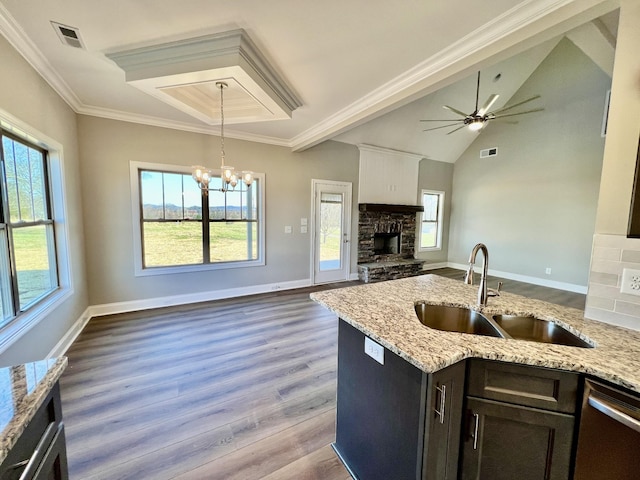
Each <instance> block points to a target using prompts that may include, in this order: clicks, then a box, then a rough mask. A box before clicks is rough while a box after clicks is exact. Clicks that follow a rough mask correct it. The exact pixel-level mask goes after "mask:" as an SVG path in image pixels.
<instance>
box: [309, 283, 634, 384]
mask: <svg viewBox="0 0 640 480" xmlns="http://www.w3.org/2000/svg"><path fill="white" fill-rule="evenodd" d="M477 292H478V287H477V286H473V285H466V284H464V283H462V282H460V281H456V280H451V279H448V278H444V277H440V276H437V275H421V276H417V277H411V278H405V279H400V280H392V281H388V282H381V283H376V284H368V285H358V286H355V287H347V288H341V289H336V290H327V291H322V292H315V293H312V294H311V298H312V299H313V300H314V301H316V302H318V303H319V304H321V305H323V306H324V307H326V308H327V309H329V310H331V311H332V312H334V313H335V314H336V315H337V316H338V317H340V318H341V319H342V320H344V321H345V322H347V323H349V324H351V325H352V326H354V327H355V328H357V329H358V330H360V331H362V332H363V333H364V334H366V335H367V336H369V337H371V338H372V339H373V340H375V341H377V342H378V343H380V344H381V345H383V346H384V347H386V348H388V349H389V350H390V351H392V352H394V353H396V354H397V355H399V356H400V357H402V358H404V359H405V360H407V361H408V362H409V363H411V364H413V365H415V366H416V367H417V368H419V369H420V370H422V371H423V372H425V373H433V372H437V371H439V370H441V369H443V368H445V367H447V366H449V365H453V364H455V363H456V362H458V361H460V360H463V359H465V358H484V359H491V360H499V361H503V362H510V363H518V364H523V365H533V366H539V367H548V368H557V369H560V370H567V371H573V372H581V373H586V374H589V375H593V376H597V377H599V378H602V379H603V380H608V381H610V382H612V383H615V384H618V385H621V386H623V387H626V388H628V389H630V390H633V391H636V392H640V331H635V330H629V329H626V328H621V327H617V326H614V325H609V324H606V323H602V322H598V321H595V320H589V319H586V318H584V312H583V311H582V310H578V309H575V308H568V307H562V306H559V305H554V304H550V303H547V302H543V301H541V300H535V299H531V298H525V297H521V296H519V295H513V294H510V293H508V292H501V293H500V296H499V297H491V298H490V299H489V302H488V305H487V306H486V307H479V306H477V305H476V298H477ZM421 301H427V302H429V303H433V304H438V305H451V306H460V307H471V308H472V309H475V310H478V311H479V312H481V313H484V314H485V315H494V314H510V315H522V316H536V317H538V318H542V319H546V320H552V321H554V322H556V323H558V324H559V325H561V326H563V327H565V328H566V329H567V330H569V331H570V332H572V333H574V334H576V335H578V336H579V337H580V338H582V339H584V340H586V341H587V342H588V343H591V344H592V345H593V346H594V347H595V348H577V347H570V346H563V345H550V344H545V343H536V342H530V341H522V340H507V339H503V338H493V337H486V336H479V335H469V334H464V333H456V332H445V331H440V330H435V329H431V328H428V327H425V326H424V325H422V324H421V323H420V321H419V320H418V318H417V317H416V313H415V311H414V304H415V303H416V302H421Z"/></svg>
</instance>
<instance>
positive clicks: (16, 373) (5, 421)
mask: <svg viewBox="0 0 640 480" xmlns="http://www.w3.org/2000/svg"><path fill="white" fill-rule="evenodd" d="M66 366H67V358H66V357H60V358H52V359H49V360H42V361H38V362H31V363H25V364H24V365H16V366H14V367H6V368H0V431H1V432H2V435H1V436H0V463H2V462H3V461H4V459H5V458H6V457H7V455H8V453H9V451H10V450H11V448H12V447H13V446H14V445H15V443H16V441H17V440H18V438H20V435H21V434H22V432H23V431H24V429H25V428H26V427H27V425H28V423H29V421H31V419H32V418H33V416H34V415H35V413H36V411H37V410H38V408H39V407H40V405H41V404H42V402H43V400H44V399H45V397H46V396H47V394H48V393H49V391H50V390H51V388H53V386H54V385H55V383H56V382H57V381H58V379H59V378H60V375H62V372H63V371H64V369H65V368H66Z"/></svg>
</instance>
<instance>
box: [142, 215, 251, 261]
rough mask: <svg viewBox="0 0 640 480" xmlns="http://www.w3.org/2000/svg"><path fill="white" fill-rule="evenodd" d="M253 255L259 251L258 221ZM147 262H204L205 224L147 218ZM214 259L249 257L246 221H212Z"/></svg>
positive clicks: (239, 259)
mask: <svg viewBox="0 0 640 480" xmlns="http://www.w3.org/2000/svg"><path fill="white" fill-rule="evenodd" d="M253 232H254V234H253V249H252V253H253V258H252V259H255V258H257V255H258V253H257V252H258V239H257V236H258V235H257V225H256V224H255V223H254V224H253ZM144 233H145V235H144V252H145V254H144V256H145V266H147V267H159V266H174V265H193V264H199V263H202V225H201V224H200V223H199V222H166V223H159V222H148V223H145V224H144ZM210 235H211V245H212V246H213V247H212V249H211V252H210V256H211V261H212V262H222V261H225V262H231V261H242V260H247V225H246V224H244V223H213V224H211V230H210Z"/></svg>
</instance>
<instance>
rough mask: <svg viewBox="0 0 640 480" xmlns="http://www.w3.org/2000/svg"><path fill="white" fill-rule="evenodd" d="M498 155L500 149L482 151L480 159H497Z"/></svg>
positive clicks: (493, 148)
mask: <svg viewBox="0 0 640 480" xmlns="http://www.w3.org/2000/svg"><path fill="white" fill-rule="evenodd" d="M496 155H498V147H492V148H485V149H484V150H480V158H487V157H495V156H496Z"/></svg>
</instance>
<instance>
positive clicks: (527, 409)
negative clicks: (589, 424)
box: [460, 360, 579, 480]
mask: <svg viewBox="0 0 640 480" xmlns="http://www.w3.org/2000/svg"><path fill="white" fill-rule="evenodd" d="M578 380H579V377H578V375H575V374H572V373H567V372H560V371H557V370H551V369H545V368H537V367H528V366H522V365H511V364H502V363H499V362H490V361H481V360H471V361H470V362H469V365H468V372H467V397H466V405H465V422H464V429H463V437H464V438H463V447H462V449H461V454H462V459H461V472H460V478H461V479H462V480H467V479H469V480H477V479H491V480H503V479H504V480H512V479H514V478H517V479H519V480H529V479H530V480H567V479H569V478H571V455H572V448H573V436H574V426H575V417H574V414H575V411H576V408H577V405H576V401H577V398H578V396H577V393H578V383H579V382H578ZM474 394H475V395H478V396H474ZM482 397H484V398H482Z"/></svg>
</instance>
